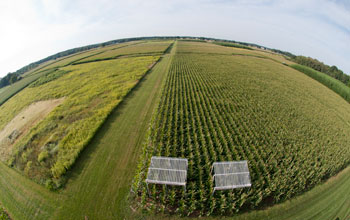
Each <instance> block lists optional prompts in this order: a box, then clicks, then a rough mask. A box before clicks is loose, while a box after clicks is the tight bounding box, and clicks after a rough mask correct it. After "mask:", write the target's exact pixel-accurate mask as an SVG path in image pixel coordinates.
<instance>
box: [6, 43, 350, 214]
mask: <svg viewBox="0 0 350 220" xmlns="http://www.w3.org/2000/svg"><path fill="white" fill-rule="evenodd" d="M147 44H148V45H147V48H148V49H147V50H148V51H150V49H149V48H151V47H152V46H151V45H150V44H151V42H149V43H147ZM165 44H166V45H168V46H164V48H165V49H166V48H168V47H169V45H170V42H168V41H164V45H165ZM137 45H142V43H140V44H136V45H134V46H135V47H136V46H137ZM129 47H130V46H126V47H125V48H119V49H123V50H124V49H125V50H126V49H127V48H129ZM157 48H158V47H157V46H156V47H155V49H154V51H157V50H158V49H157ZM117 50H118V49H115V51H117ZM130 50H131V51H130V54H135V53H136V52H135V51H134V49H130ZM162 51H163V52H164V51H165V50H162ZM167 52H169V53H167V54H164V55H162V58H161V59H160V61H159V62H158V63H157V64H156V65H155V66H153V68H152V70H151V71H147V69H149V68H150V67H151V66H152V65H151V64H152V63H153V62H154V61H156V60H157V59H158V57H157V56H155V57H154V56H152V55H155V53H153V52H152V51H151V52H149V54H146V55H145V56H138V57H123V58H119V59H113V60H108V61H97V62H91V63H86V64H80V65H68V66H66V67H61V68H59V70H58V71H53V70H50V71H52V72H50V73H49V74H43V76H42V77H41V78H40V79H39V80H38V81H36V82H35V83H33V84H32V85H31V86H30V87H27V88H25V89H23V90H22V91H21V92H19V93H18V94H17V95H15V96H14V97H13V98H11V99H9V100H8V101H7V102H6V103H5V104H4V105H3V106H1V107H0V108H1V111H0V112H1V113H0V116H1V114H3V112H5V111H4V110H6V114H8V115H9V116H10V117H8V118H6V117H2V118H0V119H1V120H0V125H1V127H3V126H4V125H5V124H6V123H7V122H8V121H9V120H11V118H13V117H14V116H15V115H16V114H17V113H18V112H19V111H21V109H23V108H25V107H26V106H28V105H29V103H32V102H35V101H38V100H46V99H52V98H61V97H65V100H64V102H63V103H62V105H60V106H59V107H57V108H56V109H55V110H54V111H53V112H52V113H50V115H49V116H48V117H46V118H45V119H44V120H43V121H42V122H41V123H40V124H39V125H38V126H37V127H38V129H33V130H31V134H32V132H36V131H40V129H39V128H40V127H42V128H47V127H48V126H47V125H48V124H45V123H48V122H50V121H49V120H53V121H51V122H53V123H55V124H57V125H58V126H53V127H54V129H57V132H58V131H60V129H59V128H60V126H63V127H65V128H69V127H72V128H74V121H75V120H74V118H70V119H66V117H63V118H62V117H59V116H61V115H62V114H63V113H64V114H65V115H67V117H68V116H69V115H71V116H72V117H77V118H79V119H81V118H82V119H84V117H85V116H94V115H98V114H97V113H100V112H101V110H98V109H99V107H101V108H104V107H105V106H106V105H104V104H102V105H92V108H91V109H94V111H91V113H87V112H84V111H82V109H89V108H87V106H91V105H90V103H94V102H93V100H94V98H96V97H98V98H99V99H102V101H101V103H110V110H109V111H108V112H109V113H108V114H105V117H104V118H106V120H104V118H103V117H102V118H101V121H100V122H99V123H100V125H98V126H96V130H95V132H96V133H93V134H92V135H91V138H86V137H82V138H81V140H82V141H83V140H86V139H89V141H87V142H86V144H85V145H84V146H83V148H84V150H83V151H81V149H78V148H74V146H75V145H71V146H72V147H69V150H72V151H65V153H66V156H62V155H64V154H61V158H63V159H64V160H68V161H71V162H72V164H73V165H69V167H70V169H68V171H67V172H66V173H65V174H64V175H63V177H64V181H67V182H66V184H65V186H64V188H62V189H60V190H58V191H50V190H48V189H47V188H45V187H44V186H43V185H39V184H37V183H35V182H34V181H32V180H30V179H28V178H26V177H25V176H23V173H22V172H18V170H21V169H20V167H17V168H18V170H16V169H13V168H9V167H8V166H6V165H5V164H3V163H1V162H0V203H1V204H2V205H3V207H4V208H5V209H6V210H7V211H8V212H9V214H10V216H11V217H12V218H13V219H84V218H88V219H187V218H186V217H185V218H184V217H180V216H187V215H189V216H198V215H203V216H206V215H211V216H210V217H205V218H204V219H223V218H224V219H232V220H236V219H247V220H249V219H259V220H260V219H275V220H278V219H285V220H287V219H290V220H292V219H293V220H294V219H300V220H304V219H306V220H308V219H309V220H311V219H321V220H329V219H336V218H337V217H339V218H340V219H341V220H343V219H347V218H349V217H350V211H349V210H350V188H349V187H348V186H349V185H350V169H349V168H347V169H345V170H343V171H341V172H340V173H339V174H337V173H338V172H339V171H340V170H341V169H343V168H344V167H345V166H347V164H348V162H349V161H348V159H347V158H348V157H349V150H348V149H346V146H347V145H348V144H349V140H347V134H348V132H349V130H350V123H349V122H350V118H349V117H350V116H349V115H350V114H349V113H350V107H349V106H348V103H346V102H345V101H344V100H343V99H342V98H340V97H339V96H338V95H337V94H335V93H334V92H332V91H331V90H329V89H328V88H326V87H324V86H323V85H321V84H320V83H319V82H317V81H315V80H313V79H311V78H309V77H308V76H306V75H304V74H303V73H300V72H298V71H295V70H293V69H291V68H290V67H288V66H285V65H282V64H281V63H282V62H284V60H283V59H284V58H283V57H282V56H279V55H277V54H272V53H264V52H263V51H256V50H252V51H251V50H244V49H240V48H233V47H223V46H219V45H214V44H210V43H200V42H190V41H178V42H177V43H175V45H174V46H173V47H172V50H171V51H170V50H168V51H167ZM87 53H89V52H87ZM157 53H158V52H157ZM249 53H250V54H249ZM102 54H103V53H102ZM239 54H241V55H239ZM247 55H248V56H247ZM79 56H81V57H83V54H79ZM259 56H261V57H259ZM95 61H96V60H95ZM59 71H63V72H59ZM146 72H147V73H146ZM118 77H120V78H118ZM113 79H114V80H115V81H114V82H115V83H108V82H107V81H109V82H111V81H112V80H113ZM97 82H99V83H97ZM128 82H129V84H128ZM75 85H79V86H75ZM123 89H125V92H124V93H122V94H123V95H121V96H120V94H121V92H120V91H124V90H123ZM39 91H41V92H39ZM92 94H95V95H92ZM111 94H115V95H116V96H114V95H111ZM117 96H118V97H119V98H120V99H117V101H116V102H112V101H111V100H113V97H114V98H115V97H117ZM19 97H22V98H19ZM111 97H112V98H111ZM15 99H17V100H16V101H13V100H15ZM19 100H21V101H19ZM69 100H70V101H69ZM69 102H72V103H74V104H70V105H69V107H64V106H65V103H69ZM111 102H112V103H111ZM6 106H7V107H6ZM75 106H77V107H75ZM79 106H80V107H79ZM96 106H97V107H96ZM115 106H116V107H115ZM5 107H6V108H5ZM10 109H13V112H11V111H10ZM63 110H64V111H63ZM60 111H62V112H60ZM102 112H104V111H102ZM315 112H316V113H317V114H315ZM58 113H59V114H58ZM55 114H57V117H56V116H55V117H53V116H52V115H55ZM81 114H82V115H81ZM74 115H75V116H74ZM107 115H108V116H107ZM83 116H84V117H83ZM57 118H60V120H58V121H57ZM72 119H73V120H72ZM55 120H56V121H55ZM62 120H63V121H64V120H67V121H66V122H60V121H62ZM72 121H73V123H70V124H69V122H72ZM78 121H79V120H78ZM61 123H62V124H61ZM78 127H82V128H85V127H88V126H78ZM72 130H80V129H77V127H75V129H72ZM89 130H92V129H89ZM45 132H47V131H45ZM45 132H43V133H40V134H45ZM49 132H50V131H49ZM51 134H55V133H51ZM28 135H30V134H28ZM38 136H39V137H38V138H37V139H36V141H37V143H39V144H33V147H34V148H35V146H43V144H40V143H41V141H42V140H44V139H45V138H44V137H45V136H47V137H48V135H38ZM79 136H80V135H74V137H79ZM49 138H51V139H52V138H55V135H51V136H50V137H49ZM31 139H32V138H29V140H31ZM51 139H50V140H51ZM25 140H26V139H25V138H23V141H25ZM27 140H28V139H27ZM57 140H59V141H60V140H61V139H57ZM42 143H46V141H43V142H42ZM50 143H51V142H50ZM66 143H69V142H65V144H64V146H67V145H66ZM18 146H20V145H18ZM68 146H69V145H68ZM80 146H82V145H80ZM321 146H322V147H321ZM48 147H49V146H48ZM78 147H79V146H78ZM64 148H65V147H63V145H62V147H59V148H58V149H64ZM28 149H30V148H27V149H25V150H24V152H27V151H28ZM38 149H40V150H45V149H46V150H47V149H48V148H45V147H44V148H43V147H40V148H38ZM75 150H78V151H81V152H80V153H79V157H76V158H74V160H73V161H72V160H70V159H69V158H70V157H71V156H72V155H75V154H74V153H73V154H72V153H70V152H73V151H75ZM32 152H33V154H34V153H36V154H35V155H34V156H33V157H32V159H33V161H34V160H36V161H38V154H39V151H37V150H33V151H32ZM49 152H50V151H49ZM146 153H147V154H148V156H145V155H146ZM21 154H23V152H22V153H21ZM151 155H162V156H182V157H187V158H188V159H189V175H188V185H187V192H186V193H183V192H182V190H181V188H176V187H174V188H173V187H169V188H168V193H167V194H165V193H164V188H163V187H154V186H153V187H151V188H152V191H151V194H152V196H151V198H148V196H147V194H146V193H145V188H144V182H143V180H144V178H145V175H146V172H145V170H146V168H147V163H148V161H149V158H150V156H151ZM56 156H57V157H56V159H55V160H52V161H53V162H55V161H58V159H57V158H59V155H58V154H57V155H56ZM27 158H29V160H30V159H31V157H27ZM52 158H54V157H52ZM236 159H247V160H249V167H250V171H251V176H252V182H253V187H252V188H251V189H250V190H247V189H241V190H231V191H226V192H216V193H215V194H214V196H211V195H210V192H211V188H212V185H211V184H212V183H211V182H210V181H208V179H210V178H211V176H210V174H209V173H210V172H209V171H208V168H209V165H211V163H212V162H213V161H220V160H236ZM17 160H18V162H20V160H23V156H19V157H18V159H17ZM17 160H15V161H13V163H14V164H17ZM44 161H46V162H45V163H46V164H45V163H39V162H35V163H37V165H38V166H42V165H44V166H45V165H46V166H47V170H48V171H50V172H52V169H48V167H50V165H54V163H53V162H50V163H49V161H50V160H46V159H45V160H44ZM74 161H75V162H74ZM18 164H21V163H18ZM23 164H24V163H23ZM138 164H139V167H138ZM140 165H141V166H140ZM15 167H16V166H15ZM31 167H34V168H35V166H31ZM34 168H33V169H34ZM26 171H27V174H28V173H29V176H30V175H32V174H33V173H36V174H39V176H40V175H41V172H28V170H26ZM29 171H30V170H29ZM135 174H136V179H135V178H134V177H135ZM335 174H337V176H336V177H334V178H330V179H329V180H328V181H327V182H325V183H324V180H325V179H328V178H329V177H330V176H333V175H335ZM48 175H52V173H51V174H48ZM30 177H31V178H33V176H30ZM33 179H36V178H35V177H34V178H33ZM133 179H134V182H133ZM36 180H37V181H38V179H36ZM38 182H40V181H38ZM132 185H133V188H132V189H133V190H134V191H137V192H138V194H136V197H135V194H134V193H131V194H130V189H131V186H132ZM305 185H307V188H306V187H305ZM304 191H307V192H305V193H304ZM299 194H301V195H299ZM296 195H299V196H296ZM290 198H291V199H290ZM272 203H279V204H277V205H273V206H272V207H265V206H266V205H268V206H271V205H272ZM130 207H132V209H131V208H130ZM256 208H259V209H262V210H256V211H254V210H253V209H256ZM237 211H240V212H239V213H237ZM169 213H175V215H173V214H171V215H169ZM222 215H225V216H227V215H230V216H231V217H223V216H222ZM190 219H192V218H190Z"/></svg>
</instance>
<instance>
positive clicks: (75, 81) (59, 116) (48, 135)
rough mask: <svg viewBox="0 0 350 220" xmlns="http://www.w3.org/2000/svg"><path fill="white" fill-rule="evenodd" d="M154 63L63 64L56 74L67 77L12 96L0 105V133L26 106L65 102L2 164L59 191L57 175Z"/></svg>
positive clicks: (141, 60) (135, 60) (146, 60)
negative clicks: (59, 71) (36, 103)
mask: <svg viewBox="0 0 350 220" xmlns="http://www.w3.org/2000/svg"><path fill="white" fill-rule="evenodd" d="M158 59H159V56H146V57H136V58H128V59H121V60H110V61H102V62H95V63H88V64H82V65H77V66H67V67H64V68H61V70H62V71H65V72H68V73H66V74H63V75H62V76H60V77H59V78H57V79H55V80H53V81H47V82H45V83H44V84H41V85H37V86H35V87H30V88H29V87H28V88H26V89H24V90H23V91H22V92H20V93H18V94H17V95H16V96H15V97H13V98H12V99H10V100H9V101H8V102H6V103H5V104H4V105H3V106H1V107H0V129H2V128H4V127H5V126H6V125H7V124H8V123H9V122H10V120H12V119H13V118H14V117H15V116H16V115H17V114H18V113H19V112H21V111H22V110H23V109H25V108H26V107H27V106H29V105H30V104H31V103H34V102H37V101H41V100H49V99H53V98H55V99H57V98H62V97H65V100H64V102H63V103H62V104H61V105H60V106H58V107H57V108H55V109H54V110H53V111H52V112H51V113H50V114H49V115H48V116H47V117H46V118H45V119H44V120H42V121H41V122H40V123H38V124H37V125H36V126H34V127H33V128H31V130H30V132H28V134H26V135H24V136H23V138H21V139H20V140H18V141H17V142H16V143H15V144H14V146H13V154H12V155H11V157H10V159H8V160H7V162H8V164H9V165H11V166H13V167H15V168H16V169H18V170H20V171H22V172H23V173H25V174H26V175H27V176H29V177H30V178H32V179H34V180H36V181H37V182H39V183H41V184H45V185H46V186H47V187H48V188H57V187H60V186H61V185H62V184H63V183H64V178H63V175H64V174H65V173H66V171H67V170H68V169H69V168H70V167H71V166H72V165H73V164H74V162H75V160H76V159H77V157H78V156H79V153H80V152H81V151H82V150H83V148H84V147H85V146H86V145H87V144H88V143H89V141H90V139H91V138H92V137H93V135H94V134H95V132H96V131H97V129H98V128H99V127H100V126H101V124H102V123H103V122H104V120H105V119H106V117H107V116H108V115H109V113H110V112H111V111H112V110H113V109H114V108H115V106H116V105H118V103H120V102H121V100H122V99H123V97H124V96H125V95H126V94H127V93H128V92H129V91H130V90H131V89H132V88H133V86H134V85H135V84H136V83H137V82H138V81H139V79H140V78H141V77H142V76H143V75H144V74H145V73H146V72H147V71H148V67H149V66H150V65H151V64H152V63H154V62H156V61H157V60H158ZM48 76H49V75H48Z"/></svg>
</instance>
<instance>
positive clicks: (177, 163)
mask: <svg viewBox="0 0 350 220" xmlns="http://www.w3.org/2000/svg"><path fill="white" fill-rule="evenodd" d="M187 168H188V160H187V159H184V158H175V157H156V156H154V157H152V158H151V164H150V167H149V168H148V173H147V179H146V184H147V190H148V192H149V189H148V184H149V183H153V184H163V185H175V186H183V187H184V190H185V191H186V180H187ZM157 171H158V172H159V175H162V174H161V172H163V171H166V172H167V174H168V176H167V174H165V175H164V172H163V176H162V178H161V179H152V177H153V173H152V172H157ZM176 178H177V179H178V180H180V181H172V179H173V180H174V179H176Z"/></svg>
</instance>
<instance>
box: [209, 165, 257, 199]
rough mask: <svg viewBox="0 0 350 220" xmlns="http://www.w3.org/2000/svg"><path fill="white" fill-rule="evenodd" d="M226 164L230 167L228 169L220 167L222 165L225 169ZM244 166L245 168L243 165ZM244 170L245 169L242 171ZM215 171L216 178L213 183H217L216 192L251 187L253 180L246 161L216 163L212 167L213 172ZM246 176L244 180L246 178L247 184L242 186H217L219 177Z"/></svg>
mask: <svg viewBox="0 0 350 220" xmlns="http://www.w3.org/2000/svg"><path fill="white" fill-rule="evenodd" d="M225 164H227V165H228V167H226V169H225V168H222V167H221V168H222V169H220V168H219V166H220V165H222V166H223V167H224V166H225ZM241 164H243V167H242V165H241ZM235 165H240V167H236V166H235ZM242 168H243V169H242ZM213 170H214V176H213V181H215V187H214V191H213V193H214V192H215V191H216V190H226V189H236V188H244V187H251V185H252V184H251V180H250V173H249V168H248V163H247V161H246V160H242V161H225V162H215V163H213V165H212V167H211V172H212V171H213ZM240 175H244V178H246V182H245V183H242V184H239V185H237V184H232V185H226V186H218V185H217V182H218V180H217V177H219V176H240Z"/></svg>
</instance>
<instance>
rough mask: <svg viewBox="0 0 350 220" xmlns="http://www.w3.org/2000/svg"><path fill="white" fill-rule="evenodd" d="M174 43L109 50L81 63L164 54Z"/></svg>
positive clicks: (167, 42) (151, 43) (136, 45)
mask: <svg viewBox="0 0 350 220" xmlns="http://www.w3.org/2000/svg"><path fill="white" fill-rule="evenodd" d="M172 42H173V41H160V42H153V41H152V42H146V43H140V44H133V45H130V46H127V47H122V48H119V49H114V50H108V51H106V52H103V53H100V54H97V55H94V56H91V57H88V58H85V59H82V60H79V62H88V61H93V60H102V59H108V58H113V57H118V56H122V55H132V54H154V53H159V54H162V53H164V52H165V50H166V49H167V48H168V47H169V46H170V44H171V43H172Z"/></svg>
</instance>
